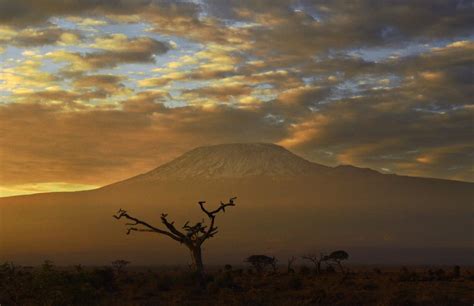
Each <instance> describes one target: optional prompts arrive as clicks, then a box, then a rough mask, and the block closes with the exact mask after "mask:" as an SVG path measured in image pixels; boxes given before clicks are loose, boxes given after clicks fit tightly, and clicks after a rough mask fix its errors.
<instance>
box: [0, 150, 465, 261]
mask: <svg viewBox="0 0 474 306" xmlns="http://www.w3.org/2000/svg"><path fill="white" fill-rule="evenodd" d="M473 185H474V184H472V183H467V182H458V181H449V180H439V179H431V178H416V177H406V176H398V175H388V174H381V173H379V172H377V171H374V170H371V169H362V168H357V167H354V166H350V165H344V166H338V167H334V168H332V167H326V166H323V165H318V164H315V163H312V162H310V161H307V160H305V159H303V158H301V157H299V156H297V155H295V154H293V153H291V152H290V151H288V150H286V149H284V148H282V147H280V146H277V145H273V144H262V143H257V144H225V145H217V146H207V147H200V148H196V149H194V150H191V151H189V152H187V153H185V154H183V155H181V156H180V157H178V158H176V159H175V160H173V161H171V162H169V163H166V164H164V165H161V166H159V167H158V168H156V169H153V170H151V171H149V172H147V173H144V174H141V175H137V176H135V177H132V178H130V179H127V180H124V181H121V182H117V183H115V184H111V185H108V186H104V187H102V188H99V189H96V190H91V191H82V192H72V193H48V194H36V195H28V196H17V197H8V198H0V247H1V252H0V261H1V260H15V261H19V262H24V263H38V262H39V261H42V260H44V259H52V260H54V261H56V262H58V263H83V264H88V263H89V264H96V263H107V262H110V261H112V260H114V259H117V258H124V259H128V260H131V261H132V262H134V263H136V264H167V263H181V264H182V263H185V262H186V261H187V253H186V250H185V249H184V248H183V247H182V246H179V245H178V244H176V243H175V242H174V241H171V240H170V239H169V238H167V237H162V236H159V235H154V234H147V233H135V234H132V235H129V236H127V235H125V234H124V233H125V227H124V225H123V223H122V222H119V221H117V220H115V219H113V218H112V214H113V213H115V212H116V211H117V210H118V209H119V208H123V209H126V210H127V211H129V213H130V214H132V215H134V216H137V217H139V218H141V219H144V220H146V221H148V222H150V223H153V224H155V225H157V226H159V225H160V222H159V221H160V219H159V216H160V214H161V213H168V214H169V218H170V219H171V220H175V221H176V224H184V223H185V221H187V220H196V221H200V220H202V219H203V218H204V215H203V214H202V212H201V211H200V209H199V206H198V205H197V201H199V200H206V201H207V205H209V207H216V206H217V205H218V203H219V201H221V200H226V199H228V198H229V197H232V196H237V197H238V199H237V206H236V207H232V208H230V209H228V210H227V211H226V213H225V214H222V215H219V216H218V218H217V225H218V226H219V234H218V235H217V236H216V238H213V239H211V240H210V241H208V242H206V244H205V248H204V252H205V259H206V260H207V261H208V262H212V263H226V262H231V263H241V261H242V258H244V257H245V256H247V255H249V254H252V253H268V254H273V255H276V256H277V257H280V258H281V259H282V260H284V258H285V256H291V255H297V256H298V255H301V254H303V253H305V252H309V251H318V250H332V249H341V248H342V249H347V250H348V251H349V253H350V254H351V255H352V256H351V258H352V259H353V260H354V261H355V262H365V263H380V262H382V263H404V264H408V263H418V264H419V263H443V264H448V263H457V264H462V263H471V264H472V263H474V262H473V260H474V256H473V255H474V252H473V248H472V242H473V231H472V229H473V227H472V212H473V207H472V202H473V199H474V189H473Z"/></svg>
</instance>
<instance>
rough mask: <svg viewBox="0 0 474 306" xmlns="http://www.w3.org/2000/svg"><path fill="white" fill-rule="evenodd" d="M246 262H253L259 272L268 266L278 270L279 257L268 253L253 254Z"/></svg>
mask: <svg viewBox="0 0 474 306" xmlns="http://www.w3.org/2000/svg"><path fill="white" fill-rule="evenodd" d="M244 262H247V263H249V264H251V265H252V266H253V267H254V268H255V270H256V271H257V272H259V273H260V272H262V271H263V270H264V269H265V268H266V267H268V266H270V267H272V268H273V271H276V263H277V259H276V258H275V257H270V256H267V255H252V256H249V257H247V259H245V260H244Z"/></svg>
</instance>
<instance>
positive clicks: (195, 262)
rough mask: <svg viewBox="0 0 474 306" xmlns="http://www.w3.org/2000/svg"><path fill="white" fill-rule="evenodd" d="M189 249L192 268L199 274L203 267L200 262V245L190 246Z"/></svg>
mask: <svg viewBox="0 0 474 306" xmlns="http://www.w3.org/2000/svg"><path fill="white" fill-rule="evenodd" d="M189 250H190V252H191V259H192V268H193V269H194V271H195V272H197V273H199V274H201V273H202V271H203V268H204V265H203V264H202V255H201V246H191V247H189Z"/></svg>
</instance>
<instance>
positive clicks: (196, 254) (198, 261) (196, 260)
mask: <svg viewBox="0 0 474 306" xmlns="http://www.w3.org/2000/svg"><path fill="white" fill-rule="evenodd" d="M235 199H236V198H235V197H234V198H231V199H230V200H229V202H228V203H223V202H221V204H220V206H219V208H217V209H215V210H211V211H209V210H207V209H206V208H205V207H204V204H205V203H206V202H205V201H200V202H198V204H199V206H200V207H201V210H202V211H203V212H204V213H205V214H206V216H207V217H208V218H209V226H207V225H204V224H203V223H204V222H197V223H196V224H195V225H190V224H189V221H187V222H186V223H185V224H184V226H183V227H182V229H183V230H184V231H179V230H178V229H176V227H175V226H174V221H173V222H169V221H168V219H167V217H168V215H167V214H161V223H163V225H164V226H165V227H166V230H165V229H160V228H158V227H155V226H153V225H150V224H149V223H147V222H145V221H142V220H140V219H138V218H135V217H132V216H130V215H129V214H128V213H127V211H125V210H123V209H120V210H119V211H118V212H117V214H116V215H114V218H116V219H122V218H125V219H127V220H130V221H132V222H130V223H126V224H125V225H127V226H129V227H128V229H127V235H129V234H130V233H131V232H151V233H157V234H161V235H165V236H168V237H170V238H171V239H173V240H175V241H177V242H179V243H182V244H184V245H185V246H186V247H187V248H188V249H189V251H190V253H191V259H192V268H193V269H194V271H195V272H197V273H198V274H201V273H202V271H203V268H204V265H203V262H202V252H201V246H202V244H203V243H204V242H205V241H206V240H207V239H209V238H212V237H214V235H216V234H217V226H215V219H216V215H217V214H218V213H219V212H220V211H222V212H225V209H226V207H229V206H235V203H234V201H235ZM135 226H138V227H135Z"/></svg>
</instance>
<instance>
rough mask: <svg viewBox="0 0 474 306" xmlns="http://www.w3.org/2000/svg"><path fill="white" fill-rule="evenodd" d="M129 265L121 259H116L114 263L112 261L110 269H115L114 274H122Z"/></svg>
mask: <svg viewBox="0 0 474 306" xmlns="http://www.w3.org/2000/svg"><path fill="white" fill-rule="evenodd" d="M129 264H130V261H127V260H123V259H117V260H115V261H112V267H113V268H114V269H115V272H117V274H121V273H122V272H124V270H125V267H126V266H128V265H129Z"/></svg>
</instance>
